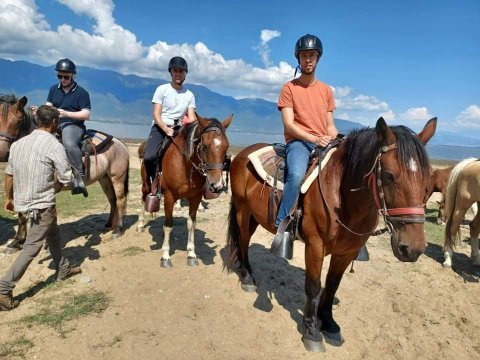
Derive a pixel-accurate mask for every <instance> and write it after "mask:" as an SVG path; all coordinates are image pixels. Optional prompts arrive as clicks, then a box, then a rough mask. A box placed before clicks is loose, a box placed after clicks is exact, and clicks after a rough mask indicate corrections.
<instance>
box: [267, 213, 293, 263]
mask: <svg viewBox="0 0 480 360" xmlns="http://www.w3.org/2000/svg"><path fill="white" fill-rule="evenodd" d="M290 225H291V219H290V218H289V217H288V216H287V217H286V218H285V219H283V220H282V222H281V223H280V225H279V226H278V230H277V234H276V235H275V237H274V238H273V242H272V246H271V247H270V252H271V253H272V254H274V255H276V256H279V257H282V258H284V259H287V260H292V258H293V240H294V237H293V234H292V229H291V226H290Z"/></svg>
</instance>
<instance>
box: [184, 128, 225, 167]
mask: <svg viewBox="0 0 480 360" xmlns="http://www.w3.org/2000/svg"><path fill="white" fill-rule="evenodd" d="M212 131H215V135H216V136H221V135H222V134H223V132H222V129H221V128H219V127H218V126H215V125H213V126H207V127H206V128H205V129H203V130H202V132H201V133H200V141H199V142H198V144H197V146H196V151H195V152H196V154H197V158H198V160H199V163H198V164H194V163H193V162H192V164H193V166H194V167H195V168H196V169H197V170H198V171H199V172H200V174H202V175H203V176H207V172H208V171H210V170H223V168H224V163H223V162H221V163H219V162H205V161H204V159H203V158H202V156H201V152H202V149H203V148H204V146H203V137H202V136H203V135H204V134H206V133H208V132H212Z"/></svg>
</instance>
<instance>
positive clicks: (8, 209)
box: [4, 200, 15, 213]
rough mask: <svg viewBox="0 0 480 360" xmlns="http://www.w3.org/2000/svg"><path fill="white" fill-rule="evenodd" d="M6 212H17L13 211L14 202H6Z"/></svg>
mask: <svg viewBox="0 0 480 360" xmlns="http://www.w3.org/2000/svg"><path fill="white" fill-rule="evenodd" d="M4 210H5V211H6V212H9V213H13V212H15V211H14V209H13V200H5V206H4Z"/></svg>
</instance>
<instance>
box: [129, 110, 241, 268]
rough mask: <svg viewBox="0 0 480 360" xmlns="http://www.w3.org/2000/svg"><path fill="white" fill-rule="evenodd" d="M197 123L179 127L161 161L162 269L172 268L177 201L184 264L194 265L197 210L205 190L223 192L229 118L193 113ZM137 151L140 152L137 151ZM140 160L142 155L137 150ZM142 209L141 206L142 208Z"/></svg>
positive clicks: (146, 190) (146, 188) (145, 191)
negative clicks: (184, 211) (184, 232)
mask: <svg viewBox="0 0 480 360" xmlns="http://www.w3.org/2000/svg"><path fill="white" fill-rule="evenodd" d="M197 119H198V121H195V122H193V123H190V124H187V125H185V126H183V127H182V128H181V129H180V131H179V133H178V135H177V136H175V137H174V139H173V142H172V143H171V144H170V145H169V147H168V148H167V150H166V151H165V154H164V155H163V159H162V169H163V171H162V181H161V187H162V193H163V198H164V210H165V221H164V223H163V233H164V238H163V245H162V252H163V255H162V258H161V260H160V264H161V266H162V267H170V266H172V262H171V260H170V234H171V232H172V228H173V206H174V204H175V201H177V200H178V199H188V203H189V209H188V215H189V217H188V220H187V228H188V243H187V255H188V258H187V264H188V265H189V266H195V265H197V264H198V260H197V255H196V254H195V243H194V237H195V226H196V218H197V209H198V206H199V204H200V201H201V200H202V195H203V193H204V191H205V190H208V191H209V192H213V193H218V192H220V191H222V190H223V189H224V183H223V177H222V175H223V168H224V161H225V157H226V154H227V150H228V147H229V143H228V138H227V135H226V133H225V130H226V129H227V127H228V126H229V125H230V123H231V122H232V119H233V115H231V116H229V117H228V118H227V119H225V120H224V121H223V122H220V121H218V120H217V119H205V118H202V117H201V116H199V115H198V114H197ZM139 150H140V149H139ZM139 156H140V157H141V158H142V157H143V153H142V152H141V151H139ZM141 173H142V180H143V186H142V193H143V197H142V200H143V201H145V197H146V196H147V194H148V193H149V191H150V190H149V186H148V184H147V180H146V172H145V166H144V164H143V162H142V168H141ZM142 208H143V207H142ZM144 226H145V224H144V210H142V214H141V215H140V219H139V224H138V226H137V229H138V230H139V231H143V229H144Z"/></svg>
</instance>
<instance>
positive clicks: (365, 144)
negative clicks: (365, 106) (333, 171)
mask: <svg viewBox="0 0 480 360" xmlns="http://www.w3.org/2000/svg"><path fill="white" fill-rule="evenodd" d="M390 130H392V132H393V133H394V134H395V137H396V138H397V140H396V144H397V149H396V151H397V158H398V161H399V163H400V167H401V168H402V171H407V172H410V170H409V167H408V166H407V164H408V161H409V160H410V159H413V160H414V161H415V162H416V163H417V164H418V166H419V167H420V173H421V176H422V177H423V178H424V179H426V178H428V177H429V174H430V163H429V160H428V154H427V151H426V150H425V147H424V145H423V143H422V142H421V141H420V140H419V139H418V137H417V135H416V134H415V133H414V132H413V131H412V130H411V129H409V128H408V127H406V126H403V125H398V126H391V127H390ZM343 146H344V148H345V164H344V165H345V167H346V168H347V167H348V168H351V169H352V174H353V176H354V177H355V178H359V179H360V178H363V176H364V175H366V174H367V173H368V172H369V171H370V170H371V168H372V166H373V163H374V161H375V158H376V156H377V155H378V154H379V151H380V147H381V144H379V143H378V140H377V135H376V133H375V129H372V128H362V129H355V130H352V131H351V132H350V133H349V134H348V136H347V138H346V140H345V141H344V143H343Z"/></svg>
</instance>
